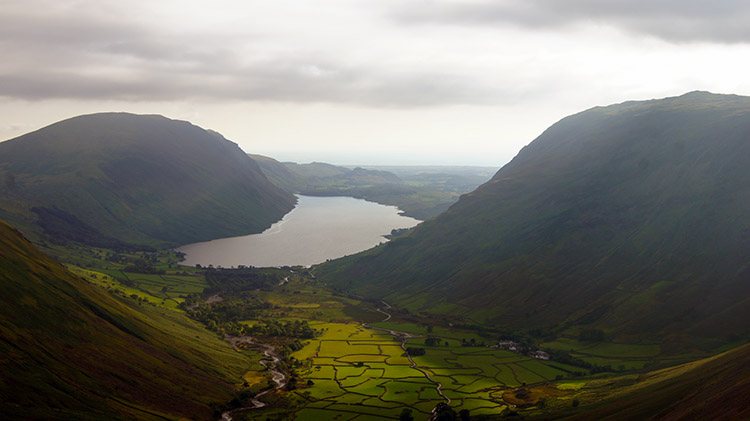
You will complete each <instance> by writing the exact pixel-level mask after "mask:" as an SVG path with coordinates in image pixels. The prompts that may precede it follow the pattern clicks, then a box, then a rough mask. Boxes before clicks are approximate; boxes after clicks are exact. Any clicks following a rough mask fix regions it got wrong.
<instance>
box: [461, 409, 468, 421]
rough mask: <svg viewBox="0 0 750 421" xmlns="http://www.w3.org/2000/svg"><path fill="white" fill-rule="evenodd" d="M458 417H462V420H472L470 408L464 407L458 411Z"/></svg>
mask: <svg viewBox="0 0 750 421" xmlns="http://www.w3.org/2000/svg"><path fill="white" fill-rule="evenodd" d="M458 418H460V419H461V421H469V420H471V415H469V410H468V409H462V410H460V411H458Z"/></svg>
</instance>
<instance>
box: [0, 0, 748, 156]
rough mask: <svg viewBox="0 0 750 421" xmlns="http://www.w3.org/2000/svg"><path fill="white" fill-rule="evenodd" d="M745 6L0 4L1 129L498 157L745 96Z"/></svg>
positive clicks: (676, 1)
mask: <svg viewBox="0 0 750 421" xmlns="http://www.w3.org/2000/svg"><path fill="white" fill-rule="evenodd" d="M748 22H750V2H747V1H744V0H715V1H712V2H707V1H704V0H608V1H601V0H316V1H310V0H271V1H265V0H213V1H210V2H209V1H194V0H160V1H153V0H151V1H143V0H128V1H121V0H117V1H112V0H22V1H17V0H3V1H2V2H0V53H1V54H2V57H3V60H2V61H0V139H3V140H5V139H10V138H13V137H16V136H19V135H21V134H24V133H27V132H30V131H33V130H36V129H39V128H41V127H44V126H46V125H49V124H51V123H54V122H56V121H59V120H63V119H66V118H70V117H73V116H76V115H81V114H90V113H96V112H105V111H126V112H133V113H139V114H161V115H165V116H167V117H170V118H174V119H179V120H188V121H190V122H192V123H194V124H196V125H198V126H201V127H203V128H206V129H212V130H215V131H218V132H220V133H222V134H223V135H224V136H225V137H227V138H228V139H230V140H232V141H234V142H236V143H238V144H239V145H240V147H242V149H244V150H245V151H246V152H248V153H258V154H264V155H268V156H271V157H273V158H276V159H279V160H282V161H296V162H310V161H324V162H331V163H335V164H342V165H350V164H370V165H376V164H382V165H385V164H398V165H434V164H439V165H486V166H495V167H499V166H501V165H503V164H505V163H506V162H508V161H509V160H510V159H511V158H512V157H513V156H515V155H516V153H517V152H518V151H519V150H520V149H521V148H522V147H523V146H525V145H527V144H528V143H530V142H531V141H532V140H534V138H536V137H537V136H538V135H539V134H541V133H542V131H544V130H545V129H546V128H547V127H549V126H550V125H552V124H554V123H555V122H556V121H558V120H560V119H561V118H563V117H565V116H567V115H570V114H573V113H576V112H580V111H583V110H585V109H588V108H591V107H594V106H599V105H609V104H613V103H620V102H624V101H627V100H644V99H652V98H663V97H668V96H676V95H681V94H684V93H686V92H689V91H694V90H706V91H711V92H715V93H733V94H739V95H750V78H748V77H747V75H748V74H750V25H748V24H747V23H748Z"/></svg>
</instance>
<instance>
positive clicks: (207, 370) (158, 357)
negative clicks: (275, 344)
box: [0, 221, 249, 420]
mask: <svg viewBox="0 0 750 421" xmlns="http://www.w3.org/2000/svg"><path fill="white" fill-rule="evenodd" d="M0 262H2V270H0V397H1V398H2V399H0V413H1V414H3V415H2V418H3V419H92V420H93V419H133V418H137V419H164V418H165V417H166V418H171V419H175V418H179V417H181V416H188V417H191V418H194V419H210V418H212V416H213V411H212V409H211V407H210V403H211V402H215V403H224V402H228V401H229V400H230V399H232V396H233V391H232V389H233V388H232V385H231V383H230V382H235V381H239V378H240V376H241V375H242V373H243V372H244V368H245V367H247V366H248V364H249V361H248V360H247V359H246V358H244V357H243V356H241V355H239V354H238V353H236V352H234V351H233V350H232V349H231V348H229V347H228V346H227V344H225V343H222V342H221V341H219V340H218V339H216V338H215V336H214V335H212V334H210V333H209V332H207V331H205V330H204V329H202V328H200V327H199V326H198V325H196V324H195V323H193V322H192V321H190V320H188V319H187V318H186V317H184V316H181V315H180V314H179V313H176V312H173V311H169V310H160V309H156V308H154V307H150V306H143V307H141V306H138V305H136V304H134V303H135V301H134V300H132V299H129V298H124V297H122V298H117V297H114V296H112V295H110V294H109V293H107V292H106V291H105V290H103V289H101V288H99V287H95V286H91V285H89V284H88V283H87V282H86V281H84V280H82V279H81V278H78V277H76V276H75V275H73V274H72V273H70V272H69V271H67V270H66V269H65V268H64V267H63V266H61V265H60V264H59V263H57V262H55V261H54V260H52V259H50V258H49V257H47V256H45V255H43V254H42V253H40V252H39V251H38V250H37V249H36V248H34V246H32V245H31V243H29V242H28V241H27V240H26V239H24V238H23V237H22V236H21V235H20V234H19V233H18V232H17V231H15V230H14V229H12V228H11V227H10V226H8V225H7V224H5V223H4V222H2V221H0ZM235 379H236V380H235Z"/></svg>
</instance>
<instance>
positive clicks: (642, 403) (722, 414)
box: [526, 345, 750, 421]
mask: <svg viewBox="0 0 750 421" xmlns="http://www.w3.org/2000/svg"><path fill="white" fill-rule="evenodd" d="M573 384H576V383H573ZM556 386H557V387H559V388H561V389H558V390H553V391H552V393H549V388H547V390H544V386H540V387H538V388H537V390H538V391H539V392H541V393H540V394H543V393H544V392H545V391H546V392H547V395H552V396H554V395H557V396H558V397H552V398H550V397H547V398H546V399H545V405H544V406H545V407H544V410H543V411H539V410H538V409H536V408H534V409H532V410H530V411H528V413H527V414H526V415H530V417H529V419H534V420H551V419H565V420H580V421H583V420H605V419H606V420H612V421H614V420H647V419H649V420H651V419H654V420H656V419H658V420H739V419H748V417H750V403H748V401H747V396H748V394H749V393H750V345H743V346H741V347H738V348H735V349H733V350H731V351H728V352H725V353H723V354H720V355H716V356H714V357H711V358H706V359H702V360H698V361H694V362H691V363H687V364H683V365H679V366H675V367H670V368H666V369H662V370H658V371H653V372H649V373H644V374H640V375H628V376H621V377H614V378H607V379H595V380H585V381H582V382H579V383H577V384H576V386H575V391H574V392H573V391H572V390H571V389H570V388H567V390H566V387H565V384H564V383H562V384H558V385H556ZM534 392H535V390H534V388H532V390H531V391H530V393H528V395H530V396H533V395H534V394H535V393H534ZM573 401H576V402H578V405H576V406H575V407H573V406H572V405H571V403H572V402H573ZM537 403H538V402H537ZM540 412H541V413H542V415H540V414H539V413H540Z"/></svg>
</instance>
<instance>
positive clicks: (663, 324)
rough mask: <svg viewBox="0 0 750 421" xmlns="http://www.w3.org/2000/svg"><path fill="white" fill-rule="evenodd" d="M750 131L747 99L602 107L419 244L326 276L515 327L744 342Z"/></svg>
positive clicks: (394, 246)
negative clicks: (741, 338)
mask: <svg viewBox="0 0 750 421" xmlns="http://www.w3.org/2000/svg"><path fill="white" fill-rule="evenodd" d="M748 133H750V98H747V97H738V96H725V95H714V94H709V93H704V92H693V93H690V94H686V95H683V96H680V97H675V98H667V99H662V100H652V101H642V102H627V103H623V104H619V105H613V106H609V107H596V108H593V109H590V110H588V111H584V112H582V113H580V114H576V115H573V116H570V117H567V118H565V119H563V120H561V121H560V122H558V123H556V124H554V125H553V126H551V127H550V128H549V129H547V130H546V131H545V132H544V133H543V134H542V135H540V136H539V137H538V138H537V139H536V140H534V141H533V142H532V143H531V144H529V145H528V146H527V147H525V148H524V149H523V150H521V152H520V153H519V154H518V156H516V157H515V158H514V159H513V160H512V161H511V162H510V163H509V164H507V165H506V166H504V167H503V168H502V169H500V171H498V173H497V174H496V175H495V176H494V177H493V178H492V180H490V181H489V182H488V183H486V184H484V185H482V186H481V187H480V188H478V189H477V190H476V191H474V192H473V193H470V194H467V195H464V196H463V197H462V198H461V199H460V200H459V201H458V202H457V203H456V204H455V205H453V206H452V207H451V208H450V210H448V211H447V212H445V213H443V214H441V215H440V216H439V217H438V218H435V219H433V220H431V221H428V222H426V223H424V224H422V225H421V226H419V227H417V228H416V229H415V230H413V232H412V233H411V234H410V235H408V236H406V237H404V238H400V239H397V240H395V241H392V242H390V243H388V244H386V245H384V246H382V247H379V248H376V249H374V250H372V251H368V252H364V253H362V254H359V255H355V256H352V257H348V258H344V259H340V260H337V261H334V262H331V263H328V264H323V265H321V266H320V267H318V268H317V270H316V274H317V276H318V277H319V278H320V279H322V280H324V281H326V282H328V283H329V284H332V285H336V286H339V287H342V288H346V289H350V290H352V291H354V292H356V293H358V294H362V295H367V296H375V297H379V298H385V299H386V300H387V301H388V302H396V303H399V304H401V305H405V306H407V307H409V308H411V309H412V310H419V311H427V312H434V313H442V314H451V315H462V316H464V317H467V318H470V319H473V320H475V321H478V322H481V323H486V324H491V325H493V326H496V327H501V328H508V329H514V330H527V329H542V331H545V332H547V333H550V332H551V333H555V332H557V333H559V332H561V331H567V332H568V333H571V334H575V333H576V332H577V331H578V330H580V329H582V328H598V329H602V330H604V331H605V332H606V334H607V337H608V339H617V340H638V339H639V338H652V339H658V340H659V341H667V342H669V341H672V340H674V341H685V340H687V338H703V339H706V340H711V339H716V340H717V341H719V342H720V341H722V340H723V339H724V338H725V337H726V336H727V335H735V334H739V335H748V334H750V326H748V325H747V324H746V323H745V320H747V318H748V316H749V315H750V298H748V297H750V267H749V266H748V259H747V255H746V251H747V250H748V249H750V172H748V171H747V168H750V135H749V134H748ZM691 345H696V346H697V345H698V344H697V343H691ZM714 345H715V344H714Z"/></svg>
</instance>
